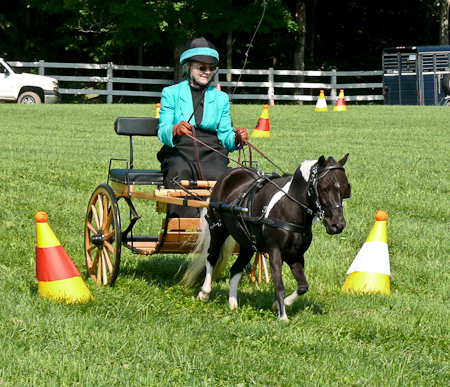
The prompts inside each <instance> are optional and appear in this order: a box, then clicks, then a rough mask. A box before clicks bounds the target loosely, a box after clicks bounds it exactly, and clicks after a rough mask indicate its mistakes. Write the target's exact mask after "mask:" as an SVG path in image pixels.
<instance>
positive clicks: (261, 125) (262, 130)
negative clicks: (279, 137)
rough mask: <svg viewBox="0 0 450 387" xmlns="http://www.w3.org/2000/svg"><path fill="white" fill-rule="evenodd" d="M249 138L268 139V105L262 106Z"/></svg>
mask: <svg viewBox="0 0 450 387" xmlns="http://www.w3.org/2000/svg"><path fill="white" fill-rule="evenodd" d="M251 137H270V124H269V105H267V104H266V105H264V108H263V111H262V113H261V115H260V116H259V120H258V123H257V124H256V126H255V129H254V130H253V133H252V135H251Z"/></svg>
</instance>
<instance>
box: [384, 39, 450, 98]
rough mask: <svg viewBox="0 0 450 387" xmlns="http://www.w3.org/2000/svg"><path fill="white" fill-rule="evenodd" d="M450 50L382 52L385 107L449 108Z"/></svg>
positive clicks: (386, 50) (413, 48) (441, 47)
mask: <svg viewBox="0 0 450 387" xmlns="http://www.w3.org/2000/svg"><path fill="white" fill-rule="evenodd" d="M449 62H450V46H423V47H414V46H412V47H411V46H410V47H391V48H385V49H384V50H383V90H384V103H385V105H420V106H425V105H443V106H450V66H449Z"/></svg>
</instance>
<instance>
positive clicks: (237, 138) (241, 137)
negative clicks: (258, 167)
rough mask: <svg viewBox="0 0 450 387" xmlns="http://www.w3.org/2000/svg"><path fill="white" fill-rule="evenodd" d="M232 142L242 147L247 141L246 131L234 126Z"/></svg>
mask: <svg viewBox="0 0 450 387" xmlns="http://www.w3.org/2000/svg"><path fill="white" fill-rule="evenodd" d="M234 133H235V135H234V143H235V144H236V146H237V147H238V148H239V147H243V146H244V145H246V144H247V142H248V132H247V129H245V128H236V129H234Z"/></svg>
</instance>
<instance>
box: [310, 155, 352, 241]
mask: <svg viewBox="0 0 450 387" xmlns="http://www.w3.org/2000/svg"><path fill="white" fill-rule="evenodd" d="M347 158H348V153H347V154H346V155H345V156H344V157H343V158H342V159H341V160H339V161H338V162H336V161H335V160H334V158H333V157H331V156H330V157H329V158H328V160H326V159H325V157H323V156H321V157H320V158H319V160H318V163H317V167H318V169H317V178H316V179H317V196H318V201H319V203H318V204H320V207H321V208H320V209H321V210H322V212H323V223H324V224H325V228H326V230H327V233H328V234H339V233H341V232H342V230H344V228H345V226H346V224H347V223H346V222H345V218H344V211H343V208H342V206H343V204H344V199H347V198H349V197H350V194H351V188H350V184H349V182H348V179H347V176H346V174H345V169H344V165H345V163H346V162H347Z"/></svg>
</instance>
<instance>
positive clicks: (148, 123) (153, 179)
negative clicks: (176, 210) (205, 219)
mask: <svg viewBox="0 0 450 387" xmlns="http://www.w3.org/2000/svg"><path fill="white" fill-rule="evenodd" d="M158 123H159V119H158V118H153V117H119V118H117V119H116V121H115V123H114V130H115V131H116V133H117V134H118V135H121V136H129V137H130V158H129V160H126V159H111V160H110V167H109V172H108V184H109V183H110V182H111V183H110V185H111V188H112V189H113V190H114V193H115V195H116V197H123V198H125V200H127V203H128V205H129V207H130V210H131V213H132V215H133V219H131V221H130V225H129V226H128V227H127V229H126V231H125V232H123V234H124V235H123V238H122V242H123V243H124V244H126V246H127V247H128V248H130V249H131V250H133V251H134V252H136V253H139V254H156V253H189V252H190V251H192V248H193V246H194V245H195V241H196V239H197V236H198V234H199V229H200V219H199V218H185V219H170V220H167V219H163V221H162V225H161V232H160V234H159V235H154V236H148V235H146V236H143V235H133V234H132V232H131V231H132V228H133V227H134V224H135V223H136V221H137V220H138V219H139V215H138V214H137V211H136V209H135V207H134V204H132V203H131V199H133V198H139V199H148V200H153V201H155V202H156V211H157V212H159V213H165V212H166V208H167V204H169V203H173V204H181V203H178V202H179V201H181V202H183V198H184V197H185V196H186V191H184V190H182V189H179V190H174V189H164V187H163V180H164V179H163V173H162V172H161V171H160V170H155V169H134V156H133V137H134V136H157V132H158ZM113 161H117V162H119V161H120V162H122V163H126V168H121V169H118V168H111V163H112V162H113ZM198 183H200V184H201V186H202V187H205V188H203V189H201V190H200V191H197V190H196V188H193V189H194V190H196V192H198V193H200V194H202V195H203V196H209V189H208V187H211V185H209V184H207V185H206V186H205V185H204V184H202V183H215V182H198ZM195 184H197V182H195ZM144 185H155V186H156V187H155V190H154V192H153V193H148V192H140V191H139V190H138V187H137V186H144ZM189 186H190V182H187V183H186V187H189ZM197 188H198V187H197ZM189 202H190V203H189V205H192V206H194V207H197V206H199V203H198V201H195V200H193V198H190V200H189ZM204 205H205V203H202V206H204Z"/></svg>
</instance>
